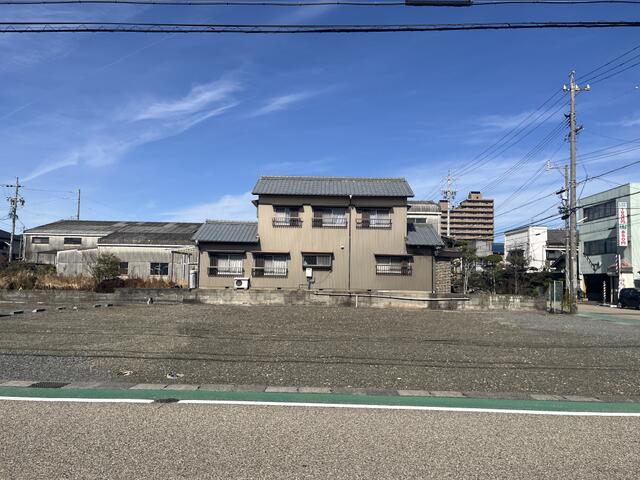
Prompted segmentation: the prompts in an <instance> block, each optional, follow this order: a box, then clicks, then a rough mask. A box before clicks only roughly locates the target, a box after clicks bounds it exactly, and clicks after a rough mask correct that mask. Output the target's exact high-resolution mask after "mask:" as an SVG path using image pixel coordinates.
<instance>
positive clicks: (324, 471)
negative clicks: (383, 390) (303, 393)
mask: <svg viewBox="0 0 640 480" xmlns="http://www.w3.org/2000/svg"><path fill="white" fill-rule="evenodd" d="M0 415H1V416H2V419H3V421H2V422H0V438H2V439H3V441H2V442H0V459H2V461H0V478H7V479H8V478H11V479H41V478H42V479H49V478H60V479H76V478H77V479H92V478H100V479H102V478H113V479H120V478H121V479H130V478H136V479H145V478H150V479H156V478H171V479H173V478H183V479H196V478H197V479H204V478H221V479H229V478H233V479H241V478H242V479H264V478H278V479H280V478H322V479H325V478H336V479H339V478H362V479H370V478H393V479H397V478H456V479H459V478H509V479H513V478H519V479H526V478H532V479H545V478H590V479H598V478H602V479H618V478H629V479H636V478H638V477H639V476H640V460H638V448H639V447H640V418H637V417H635V418H613V417H609V418H603V417H557V416H533V415H514V414H486V413H451V412H424V411H419V412H416V411H390V410H355V409H330V408H306V407H273V406H269V407H260V406H221V405H182V404H165V405H159V404H147V405H131V404H82V403H76V404H69V403H39V402H23V401H2V402H0Z"/></svg>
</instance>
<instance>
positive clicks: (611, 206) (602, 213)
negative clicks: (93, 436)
mask: <svg viewBox="0 0 640 480" xmlns="http://www.w3.org/2000/svg"><path fill="white" fill-rule="evenodd" d="M615 215H616V201H615V200H609V201H608V202H604V203H599V204H598V205H594V206H592V207H585V208H584V221H585V222H591V221H593V220H598V219H600V218H606V217H615Z"/></svg>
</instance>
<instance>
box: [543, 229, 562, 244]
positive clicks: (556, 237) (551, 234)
mask: <svg viewBox="0 0 640 480" xmlns="http://www.w3.org/2000/svg"><path fill="white" fill-rule="evenodd" d="M564 242H565V230H563V229H552V230H547V245H564Z"/></svg>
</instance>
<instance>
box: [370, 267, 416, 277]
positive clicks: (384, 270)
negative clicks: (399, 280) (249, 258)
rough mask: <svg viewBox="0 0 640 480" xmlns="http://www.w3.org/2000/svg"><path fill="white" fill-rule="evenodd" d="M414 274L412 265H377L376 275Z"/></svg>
mask: <svg viewBox="0 0 640 480" xmlns="http://www.w3.org/2000/svg"><path fill="white" fill-rule="evenodd" d="M412 274H413V269H412V268H411V265H376V275H402V276H409V275H412Z"/></svg>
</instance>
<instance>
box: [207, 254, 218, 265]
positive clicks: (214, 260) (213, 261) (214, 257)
mask: <svg viewBox="0 0 640 480" xmlns="http://www.w3.org/2000/svg"><path fill="white" fill-rule="evenodd" d="M209 266H210V267H217V266H218V256H217V255H212V254H209Z"/></svg>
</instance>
